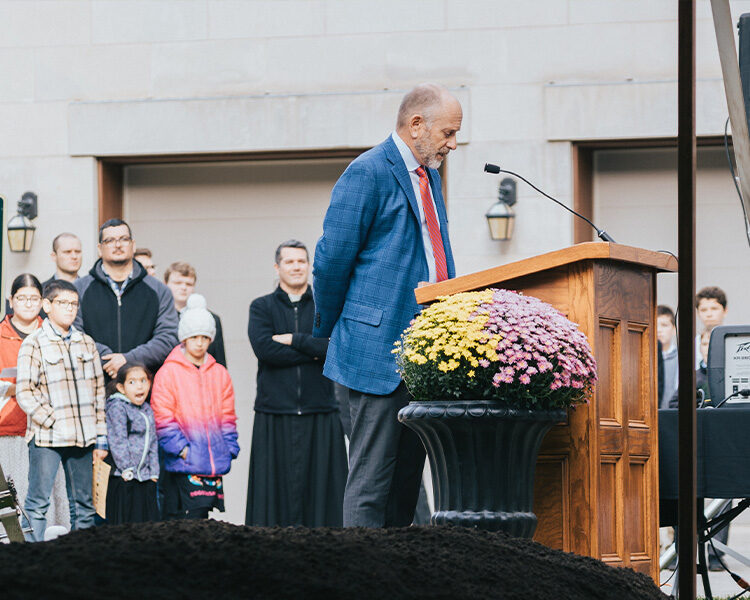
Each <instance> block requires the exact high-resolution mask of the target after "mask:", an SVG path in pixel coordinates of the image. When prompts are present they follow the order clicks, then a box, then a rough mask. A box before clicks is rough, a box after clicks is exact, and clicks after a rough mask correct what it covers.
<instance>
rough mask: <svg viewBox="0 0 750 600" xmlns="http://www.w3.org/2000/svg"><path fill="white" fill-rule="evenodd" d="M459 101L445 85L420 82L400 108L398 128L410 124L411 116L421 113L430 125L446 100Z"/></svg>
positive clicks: (407, 95) (405, 98)
mask: <svg viewBox="0 0 750 600" xmlns="http://www.w3.org/2000/svg"><path fill="white" fill-rule="evenodd" d="M450 101H453V102H456V103H457V102H458V101H457V100H456V99H455V98H454V97H453V94H451V93H450V92H449V91H448V90H447V89H446V88H445V87H443V86H442V85H438V84H436V83H420V84H419V85H418V86H416V87H415V88H414V89H412V90H411V91H410V92H409V93H408V94H406V96H404V99H403V100H401V106H399V109H398V118H397V119H396V129H401V128H402V127H406V126H407V125H408V124H409V121H410V120H411V118H412V117H413V116H415V115H420V116H421V117H423V118H424V119H425V121H427V124H428V126H429V125H430V124H431V123H432V120H433V118H434V117H435V113H436V112H437V111H439V110H440V108H442V106H443V105H444V104H445V103H446V102H450Z"/></svg>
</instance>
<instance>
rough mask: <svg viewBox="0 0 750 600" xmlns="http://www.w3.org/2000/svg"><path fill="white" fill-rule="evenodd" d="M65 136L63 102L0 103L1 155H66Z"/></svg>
mask: <svg viewBox="0 0 750 600" xmlns="http://www.w3.org/2000/svg"><path fill="white" fill-rule="evenodd" d="M66 138H67V106H66V104H65V103H63V102H35V103H33V104H32V103H21V104H18V103H5V104H2V105H0V140H2V142H3V143H2V145H1V146H0V158H2V157H17V156H48V155H59V154H66V153H67V140H66Z"/></svg>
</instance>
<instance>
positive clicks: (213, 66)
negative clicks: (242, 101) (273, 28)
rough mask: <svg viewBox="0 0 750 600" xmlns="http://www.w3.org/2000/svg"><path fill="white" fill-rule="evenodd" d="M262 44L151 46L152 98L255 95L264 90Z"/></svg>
mask: <svg viewBox="0 0 750 600" xmlns="http://www.w3.org/2000/svg"><path fill="white" fill-rule="evenodd" d="M265 63H266V59H265V42H263V41H262V40H217V41H205V42H191V43H177V44H159V45H156V46H154V47H153V55H152V90H153V95H154V96H156V97H165V96H166V97H175V96H177V97H196V96H197V97H200V96H221V95H229V94H258V93H262V92H263V91H265V89H264V87H263V80H264V75H265V71H266V66H265Z"/></svg>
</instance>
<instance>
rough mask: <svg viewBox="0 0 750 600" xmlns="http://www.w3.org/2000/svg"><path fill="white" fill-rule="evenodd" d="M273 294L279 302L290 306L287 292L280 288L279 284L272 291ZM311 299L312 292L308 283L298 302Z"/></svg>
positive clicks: (290, 302)
mask: <svg viewBox="0 0 750 600" xmlns="http://www.w3.org/2000/svg"><path fill="white" fill-rule="evenodd" d="M273 295H274V296H275V297H276V298H277V299H278V300H279V301H281V302H283V303H284V304H286V305H287V306H292V301H291V300H290V299H289V294H287V293H286V292H285V291H284V290H282V289H281V286H280V285H278V286H276V289H275V290H274V292H273ZM312 299H313V293H312V286H311V285H309V284H308V286H307V289H306V290H305V293H304V294H302V297H301V298H300V300H299V301H300V302H309V301H311V300H312Z"/></svg>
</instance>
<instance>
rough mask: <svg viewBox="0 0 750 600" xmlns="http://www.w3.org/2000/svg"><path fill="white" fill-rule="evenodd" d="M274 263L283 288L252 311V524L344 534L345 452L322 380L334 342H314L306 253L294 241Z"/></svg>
mask: <svg viewBox="0 0 750 600" xmlns="http://www.w3.org/2000/svg"><path fill="white" fill-rule="evenodd" d="M275 258H276V260H275V265H274V268H275V269H276V273H277V274H278V277H279V286H278V287H277V288H276V291H275V292H273V293H272V294H268V295H267V296H262V297H260V298H257V299H255V300H254V301H253V302H252V304H251V305H250V322H249V325H248V335H249V337H250V343H251V344H252V347H253V350H254V351H255V355H256V356H257V357H258V378H257V385H258V388H257V395H256V399H255V423H254V426H253V441H252V449H251V451H250V480H249V483H248V498H247V513H246V517H245V522H246V523H247V524H248V525H260V526H274V525H280V526H289V525H304V526H307V527H341V525H342V505H343V497H344V486H345V485H346V475H347V460H346V449H345V445H344V434H343V431H342V429H341V421H340V419H339V414H338V408H337V403H336V399H335V397H334V393H333V387H332V382H331V381H330V380H329V379H327V378H326V377H324V376H323V363H324V362H325V357H326V351H327V350H328V340H327V339H320V338H314V337H313V336H312V325H313V318H314V315H315V306H314V302H313V297H312V291H311V289H310V287H309V285H308V277H309V274H310V264H309V257H308V254H307V248H305V246H304V244H302V242H298V241H296V240H289V241H287V242H284V243H283V244H281V245H280V246H279V248H278V249H277V250H276V257H275Z"/></svg>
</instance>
